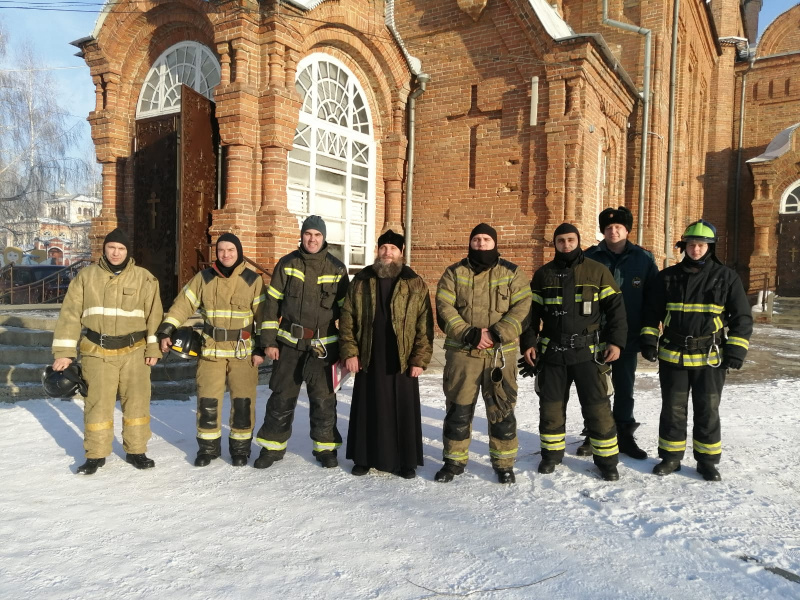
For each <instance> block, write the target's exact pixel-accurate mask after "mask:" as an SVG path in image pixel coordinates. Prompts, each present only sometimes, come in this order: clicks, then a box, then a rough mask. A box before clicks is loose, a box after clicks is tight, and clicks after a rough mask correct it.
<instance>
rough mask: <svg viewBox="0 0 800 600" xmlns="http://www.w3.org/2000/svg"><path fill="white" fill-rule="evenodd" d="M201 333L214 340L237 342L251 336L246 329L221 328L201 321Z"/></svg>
mask: <svg viewBox="0 0 800 600" xmlns="http://www.w3.org/2000/svg"><path fill="white" fill-rule="evenodd" d="M203 333H205V334H206V335H207V336H209V337H210V338H211V339H212V340H214V341H215V342H238V341H239V340H249V339H250V336H251V334H250V332H249V331H247V330H246V329H222V328H221V327H214V326H213V325H210V324H208V323H203Z"/></svg>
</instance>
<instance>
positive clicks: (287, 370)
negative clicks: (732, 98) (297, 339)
mask: <svg viewBox="0 0 800 600" xmlns="http://www.w3.org/2000/svg"><path fill="white" fill-rule="evenodd" d="M303 382H305V384H306V392H307V393H308V404H309V411H308V412H309V417H310V420H311V440H312V441H313V446H314V450H313V452H314V455H315V456H316V455H317V454H320V453H322V452H333V453H334V454H335V453H336V449H337V448H338V447H339V446H341V445H342V436H341V435H340V434H339V430H338V429H337V428H336V393H335V392H334V391H333V383H332V380H331V363H330V362H329V361H328V360H323V359H321V358H318V357H316V356H315V355H314V354H313V353H312V352H307V351H303V350H297V349H296V348H292V347H291V346H285V345H283V344H281V346H280V359H279V360H277V361H275V362H274V363H273V364H272V376H271V377H270V380H269V389H271V390H272V394H271V395H270V397H269V400H267V410H266V413H265V414H264V424H263V425H262V426H261V429H259V430H258V434H257V436H256V442H257V443H258V445H259V446H261V447H262V448H265V449H267V450H269V451H271V452H274V453H275V454H276V456H279V457H282V456H283V455H284V454H285V453H286V445H287V443H288V442H289V438H290V437H291V436H292V423H293V422H294V411H295V408H297V396H298V395H299V394H300V387H301V386H302V385H303Z"/></svg>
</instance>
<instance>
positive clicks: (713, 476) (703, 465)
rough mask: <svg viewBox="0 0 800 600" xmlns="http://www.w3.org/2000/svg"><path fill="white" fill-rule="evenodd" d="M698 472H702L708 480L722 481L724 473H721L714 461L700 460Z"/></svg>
mask: <svg viewBox="0 0 800 600" xmlns="http://www.w3.org/2000/svg"><path fill="white" fill-rule="evenodd" d="M697 472H698V473H700V475H702V476H703V479H705V480H706V481H722V475H720V474H719V471H717V467H716V465H714V464H713V463H710V462H704V461H699V462H698V463H697Z"/></svg>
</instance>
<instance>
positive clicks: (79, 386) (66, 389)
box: [42, 361, 89, 398]
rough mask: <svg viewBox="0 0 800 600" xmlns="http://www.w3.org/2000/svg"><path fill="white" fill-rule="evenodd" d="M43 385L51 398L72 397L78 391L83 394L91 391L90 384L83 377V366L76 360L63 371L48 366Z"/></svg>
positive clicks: (43, 375) (43, 374) (43, 377)
mask: <svg viewBox="0 0 800 600" xmlns="http://www.w3.org/2000/svg"><path fill="white" fill-rule="evenodd" d="M42 385H43V386H44V391H45V393H46V394H47V395H48V396H50V397H51V398H72V397H73V396H74V395H75V394H76V393H80V395H81V396H86V394H88V393H89V385H88V384H87V383H86V380H85V379H84V378H83V374H82V373H81V366H80V365H79V364H78V363H76V362H75V361H73V362H72V363H70V365H69V366H68V367H67V368H66V369H64V370H63V371H54V370H53V367H47V368H46V369H45V370H44V373H42Z"/></svg>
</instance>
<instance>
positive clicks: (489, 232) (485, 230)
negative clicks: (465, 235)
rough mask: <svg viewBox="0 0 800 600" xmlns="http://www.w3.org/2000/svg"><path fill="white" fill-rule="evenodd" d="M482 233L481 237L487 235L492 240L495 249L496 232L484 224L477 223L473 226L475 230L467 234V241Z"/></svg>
mask: <svg viewBox="0 0 800 600" xmlns="http://www.w3.org/2000/svg"><path fill="white" fill-rule="evenodd" d="M480 233H482V234H483V235H488V236H489V237H490V238H492V239H493V240H494V245H495V247H497V230H496V229H495V228H494V227H492V226H491V225H487V224H486V223H479V224H478V225H476V226H475V229H473V230H472V232H471V233H470V234H469V241H470V242H471V241H472V238H474V237H475V236H476V235H478V234H480Z"/></svg>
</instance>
